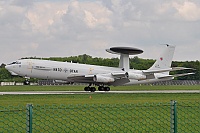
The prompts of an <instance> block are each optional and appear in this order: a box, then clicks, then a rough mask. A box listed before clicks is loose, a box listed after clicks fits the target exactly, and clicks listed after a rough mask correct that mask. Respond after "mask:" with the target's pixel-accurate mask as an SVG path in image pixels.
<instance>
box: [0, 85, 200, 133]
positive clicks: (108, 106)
mask: <svg viewBox="0 0 200 133" xmlns="http://www.w3.org/2000/svg"><path fill="white" fill-rule="evenodd" d="M82 89H83V86H3V87H0V91H40V90H41V91H44V90H46V91H52V90H55V91H63V90H76V91H77V90H80V91H82ZM187 89H188V90H200V86H123V87H112V88H111V90H187ZM170 100H176V101H177V102H178V103H180V104H179V105H180V106H178V115H179V119H178V122H179V125H178V130H179V131H180V132H198V131H199V126H198V125H199V120H200V119H199V104H198V103H199V102H200V94H199V93H198V94H111V93H106V94H102V93H101V94H100V93H98V94H97V93H90V94H75V95H0V110H2V111H1V114H2V116H3V117H2V120H3V121H2V122H3V123H1V124H0V130H2V131H3V132H26V131H25V129H26V118H27V117H26V110H25V106H26V105H27V104H28V103H31V104H33V112H34V113H33V132H170ZM184 102H185V103H189V104H186V105H185V104H183V105H182V103H184ZM195 103H196V104H195ZM18 105H19V106H18ZM185 121H186V122H185ZM188 125H190V126H188Z"/></svg>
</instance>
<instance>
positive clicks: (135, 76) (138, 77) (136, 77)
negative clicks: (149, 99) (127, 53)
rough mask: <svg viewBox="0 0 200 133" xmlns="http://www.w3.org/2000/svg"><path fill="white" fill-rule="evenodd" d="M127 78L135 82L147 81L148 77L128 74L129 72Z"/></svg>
mask: <svg viewBox="0 0 200 133" xmlns="http://www.w3.org/2000/svg"><path fill="white" fill-rule="evenodd" d="M127 77H128V78H129V79H135V80H145V79H147V76H146V75H142V74H138V73H128V72H127Z"/></svg>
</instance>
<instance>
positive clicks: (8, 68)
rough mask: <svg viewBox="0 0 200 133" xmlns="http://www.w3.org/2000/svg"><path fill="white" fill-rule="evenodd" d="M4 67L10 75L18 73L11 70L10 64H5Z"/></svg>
mask: <svg viewBox="0 0 200 133" xmlns="http://www.w3.org/2000/svg"><path fill="white" fill-rule="evenodd" d="M5 68H6V69H7V70H8V71H9V72H10V74H11V75H18V74H16V73H15V72H13V66H12V65H6V66H5Z"/></svg>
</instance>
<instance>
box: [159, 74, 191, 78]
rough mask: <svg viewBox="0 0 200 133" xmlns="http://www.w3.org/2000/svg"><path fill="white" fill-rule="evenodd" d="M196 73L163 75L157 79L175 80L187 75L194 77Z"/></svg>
mask: <svg viewBox="0 0 200 133" xmlns="http://www.w3.org/2000/svg"><path fill="white" fill-rule="evenodd" d="M192 74H195V73H183V74H175V75H163V76H160V77H157V78H158V79H164V78H174V77H181V76H187V75H192Z"/></svg>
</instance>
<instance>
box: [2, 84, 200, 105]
mask: <svg viewBox="0 0 200 133" xmlns="http://www.w3.org/2000/svg"><path fill="white" fill-rule="evenodd" d="M82 89H83V86H2V87H0V91H39V90H41V91H44V90H46V91H52V90H54V91H63V90H82ZM111 89H112V90H186V89H188V90H200V86H122V87H112V88H111ZM170 100H176V101H200V94H96V93H91V94H84V95H82V94H75V95H1V96H0V106H8V105H26V104H27V103H32V104H40V105H44V104H50V105H52V104H126V103H146V102H150V103H152V102H156V103H158V102H170Z"/></svg>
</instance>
